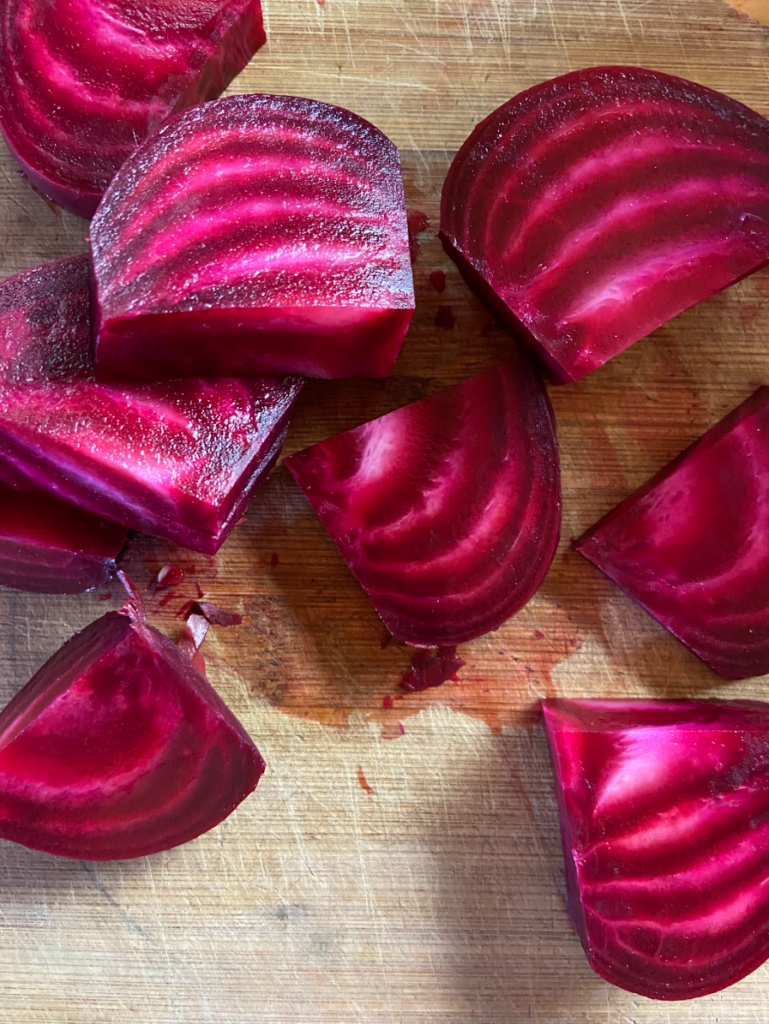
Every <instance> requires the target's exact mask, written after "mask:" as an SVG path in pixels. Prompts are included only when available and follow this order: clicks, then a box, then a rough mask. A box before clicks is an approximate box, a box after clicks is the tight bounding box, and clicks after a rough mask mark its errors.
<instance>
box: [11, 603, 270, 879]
mask: <svg viewBox="0 0 769 1024" xmlns="http://www.w3.org/2000/svg"><path fill="white" fill-rule="evenodd" d="M263 771H264V761H263V760H262V758H261V756H260V754H259V751H258V750H257V749H256V747H255V746H254V744H253V742H252V741H251V739H250V738H249V736H248V735H247V733H246V732H245V730H244V729H243V726H242V725H241V724H240V722H239V721H238V720H237V718H235V716H234V715H233V714H232V712H231V711H230V710H229V709H228V708H227V706H226V705H225V704H224V702H223V701H222V700H221V698H220V697H218V696H217V694H216V692H215V691H214V690H213V688H212V687H211V686H210V684H209V683H208V682H207V681H206V679H205V678H204V677H203V676H202V675H201V674H200V673H199V672H198V671H197V669H196V668H195V667H194V666H193V664H192V662H191V661H190V659H189V658H188V657H187V656H186V655H185V654H183V653H182V652H181V651H179V649H178V648H177V647H176V646H175V645H174V644H172V643H171V641H170V640H168V639H167V638H166V637H164V636H163V634H162V633H159V632H158V631H157V630H156V629H153V628H152V626H149V625H147V624H146V623H145V622H144V621H143V620H142V619H141V617H140V616H138V615H137V614H135V613H133V612H132V611H130V610H127V611H126V610H124V611H123V612H109V613H108V614H107V615H104V616H103V617H102V618H100V619H98V620H97V621H96V622H94V623H92V624H91V625H90V626H88V628H87V629H84V630H83V631H82V633H78V634H76V635H75V636H74V637H73V638H72V639H71V640H70V641H69V642H68V643H66V644H65V645H64V647H62V648H61V650H60V651H58V652H57V653H56V654H55V655H54V656H53V657H52V658H51V659H50V661H48V662H46V664H45V665H43V667H42V668H41V669H40V671H39V672H38V673H37V674H36V675H35V676H34V677H33V678H32V679H31V680H30V681H29V682H28V683H27V685H26V686H25V687H24V689H23V690H21V692H20V693H18V694H17V695H16V697H14V699H13V700H12V701H11V702H10V704H8V706H7V707H6V708H5V709H4V710H3V712H2V714H0V837H2V838H3V839H12V840H13V841H14V842H16V843H22V844H23V845H24V846H29V847H31V848H32V849H34V850H44V851H45V852H47V853H54V854H57V855H58V856H60V857H74V858H77V859H81V860H122V859H127V858H129V857H143V856H145V855H146V854H150V853H157V852H158V851H160V850H168V849H170V848H171V847H173V846H178V845H179V844H180V843H186V842H188V841H189V840H190V839H195V838H196V836H199V835H201V834H202V833H203V832H207V831H208V830H209V829H212V828H213V827H214V826H215V825H218V824H219V822H221V821H223V820H224V819H225V818H226V817H227V816H228V815H229V814H231V813H232V811H233V810H234V809H235V808H236V807H237V806H238V804H239V803H241V801H243V800H244V799H245V798H246V797H247V796H248V795H249V793H251V792H252V791H253V790H254V788H255V787H256V784H257V782H258V781H259V778H260V776H261V774H262V772H263Z"/></svg>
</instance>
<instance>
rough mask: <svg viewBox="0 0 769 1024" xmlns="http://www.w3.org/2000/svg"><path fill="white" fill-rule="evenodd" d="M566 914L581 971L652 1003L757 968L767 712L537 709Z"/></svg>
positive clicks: (712, 705)
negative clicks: (552, 787) (548, 764)
mask: <svg viewBox="0 0 769 1024" xmlns="http://www.w3.org/2000/svg"><path fill="white" fill-rule="evenodd" d="M543 710H544V716H545V726H546V729H547V736H548V741H549V744H550V752H551V756H552V760H553V766H554V769H555V777H556V791H557V795H558V804H559V811H560V818H561V837H562V840H563V852H564V858H565V863H566V880H567V888H568V897H569V910H570V913H571V917H572V920H573V921H574V925H575V927H576V929H577V931H578V933H579V935H580V938H581V939H582V944H583V946H584V949H585V953H586V954H587V958H588V961H589V963H590V966H591V967H592V968H593V970H594V971H596V972H597V973H598V974H600V975H601V977H602V978H605V979H606V980H607V981H609V982H611V983H612V984H614V985H619V986H620V987H621V988H625V989H628V990H629V991H631V992H636V993H639V994H640V995H643V996H647V997H648V998H650V999H693V998H695V997H697V996H704V995H707V994H708V993H711V992H718V991H719V990H721V989H723V988H726V987H727V986H728V985H733V984H734V983H735V982H736V981H739V980H740V979H741V978H744V977H745V976H746V975H747V974H750V972H751V971H754V970H755V969H756V968H757V967H759V966H760V965H761V964H762V963H764V961H765V960H766V959H767V958H768V957H769V704H766V703H761V702H759V701H734V702H726V701H719V700H708V701H704V700H703V701H699V700H683V701H662V700H627V701H618V700H555V699H554V700H546V701H544V702H543Z"/></svg>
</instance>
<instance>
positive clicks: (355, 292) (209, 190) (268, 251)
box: [91, 96, 414, 379]
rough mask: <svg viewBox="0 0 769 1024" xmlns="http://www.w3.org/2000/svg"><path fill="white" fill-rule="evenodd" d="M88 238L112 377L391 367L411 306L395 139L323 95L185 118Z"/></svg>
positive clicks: (137, 159)
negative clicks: (323, 99) (318, 98)
mask: <svg viewBox="0 0 769 1024" xmlns="http://www.w3.org/2000/svg"><path fill="white" fill-rule="evenodd" d="M91 247H92V253H93V267H94V274H95V303H94V315H95V319H96V324H95V327H96V363H97V369H98V370H99V372H100V373H103V374H105V375H107V374H109V375H111V376H113V377H115V378H120V377H125V378H137V377H140V378H144V379H158V378H160V377H190V376H244V375H251V374H262V373H264V374H280V373H298V374H301V375H303V376H308V377H366V376H371V377H380V376H386V375H387V374H389V372H390V370H391V368H392V364H393V362H394V361H395V358H396V356H397V354H398V352H399V350H400V347H401V343H402V341H403V337H404V335H405V333H406V330H407V328H408V325H409V323H410V321H411V317H412V316H413V312H414V289H413V280H412V275H411V262H410V258H409V247H408V227H407V219H406V208H405V200H404V194H403V180H402V178H401V170H400V158H399V156H398V151H397V149H396V148H395V146H394V145H393V144H392V142H390V140H389V139H388V138H387V137H386V136H384V135H383V134H382V132H380V131H379V130H378V129H377V128H375V127H374V126H373V125H372V124H369V123H368V122H367V121H364V120H363V119H362V118H360V117H358V116H357V115H356V114H352V113H350V112H349V111H347V110H342V109H341V108H340V107H334V106H330V105H329V104H326V103H319V102H317V101H315V100H305V99H298V98H296V97H293V96H232V97H229V98H227V99H223V100H216V101H214V102H212V103H207V104H203V105H201V106H198V107H194V108H193V109H191V110H188V111H185V112H184V113H182V114H180V115H178V116H177V117H175V118H172V119H171V120H170V121H169V122H168V123H167V124H166V125H164V126H163V127H162V128H161V129H160V131H158V132H157V133H156V134H155V135H153V136H152V137H151V138H150V139H148V140H147V142H145V143H144V145H143V146H141V147H140V148H139V149H138V150H137V152H136V153H135V154H134V155H133V157H131V159H130V160H129V161H128V162H127V163H126V164H125V165H124V166H123V167H122V168H121V170H120V172H119V173H118V174H117V175H116V177H115V179H114V181H113V183H112V185H111V186H110V188H109V190H108V192H107V193H106V195H105V197H104V202H103V203H102V205H101V207H100V208H99V211H98V213H97V214H96V217H95V218H94V221H93V224H92V227H91Z"/></svg>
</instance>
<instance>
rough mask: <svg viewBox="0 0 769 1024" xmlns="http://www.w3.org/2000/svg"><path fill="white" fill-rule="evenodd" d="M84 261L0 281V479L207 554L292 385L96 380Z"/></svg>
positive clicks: (281, 433) (267, 451) (286, 406)
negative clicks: (105, 382) (131, 383)
mask: <svg viewBox="0 0 769 1024" xmlns="http://www.w3.org/2000/svg"><path fill="white" fill-rule="evenodd" d="M88 289H89V284H88V261H87V257H85V256H83V257H74V258H72V259H68V260H60V261H58V262H56V263H49V264H45V265H44V266H42V267H38V268H37V269H35V270H31V271H28V272H26V273H24V274H19V275H18V276H17V277H15V278H11V279H10V280H8V281H6V282H4V283H2V284H0V378H2V377H4V378H5V379H4V380H2V379H0V480H2V481H3V482H5V483H8V484H10V485H11V486H13V487H16V488H18V489H26V490H33V491H42V492H46V493H49V494H53V495H56V496H57V497H59V498H64V499H66V500H67V501H70V502H72V503H73V504H76V505H78V506H79V507H81V508H83V509H85V510H87V511H88V512H91V513H92V514H94V515H98V516H103V517H104V518H106V519H111V520H114V521H115V522H119V523H122V524H123V525H124V526H127V527H130V528H133V529H137V530H142V531H143V532H145V533H148V534H151V535H152V536H157V537H165V538H167V539H169V540H172V541H175V542H176V543H179V544H181V545H183V546H185V547H190V548H194V549H195V550H199V551H204V552H207V553H213V552H215V551H216V550H217V549H218V548H219V546H220V545H221V544H222V542H223V541H224V539H225V537H226V536H227V534H228V533H229V531H230V530H231V529H232V526H233V525H234V524H235V523H236V522H237V521H238V519H239V517H240V516H241V515H242V513H243V510H244V508H245V505H246V503H247V501H248V499H249V497H250V496H251V494H252V493H253V491H254V488H255V487H256V486H257V485H258V484H259V483H260V482H261V481H262V480H263V479H264V478H265V477H266V475H267V474H268V472H269V470H270V469H271V468H272V466H273V464H274V463H275V461H276V459H277V457H278V454H279V452H280V448H281V446H282V443H283V439H284V437H285V433H286V430H287V424H288V416H289V413H290V411H291V408H292V406H293V404H294V401H295V400H296V397H297V395H298V393H299V390H300V387H301V382H300V381H298V380H296V379H275V380H273V379H253V380H244V381H236V380H229V379H227V380H187V381H175V382H169V383H164V384H154V385H134V386H112V387H110V386H106V385H101V384H97V383H96V382H95V381H94V380H93V366H92V361H91V354H90V353H91V348H90V324H89V318H88Z"/></svg>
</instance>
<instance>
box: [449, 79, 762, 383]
mask: <svg viewBox="0 0 769 1024" xmlns="http://www.w3.org/2000/svg"><path fill="white" fill-rule="evenodd" d="M441 238H442V240H443V243H444V247H445V248H446V250H447V252H448V253H449V254H450V255H451V256H452V258H453V259H454V260H455V262H456V263H457V265H458V267H459V269H460V270H461V271H462V273H463V274H464V276H465V278H466V279H467V281H468V282H469V284H470V285H471V286H472V287H473V288H475V289H476V290H477V291H478V292H479V293H480V295H481V296H482V297H483V298H485V299H486V300H487V301H488V302H489V303H490V304H491V305H492V306H493V307H494V308H495V309H496V310H497V312H499V313H500V314H501V315H502V317H503V318H504V319H505V320H506V321H507V323H508V324H509V325H510V326H511V327H512V329H513V330H514V332H515V333H517V334H518V335H520V336H521V337H523V338H524V339H525V340H527V341H528V342H529V343H530V344H531V345H532V346H533V347H534V349H535V350H536V351H537V352H538V354H539V355H540V356H541V357H542V359H543V360H544V361H545V363H546V364H547V366H548V367H549V368H550V371H551V372H552V374H553V376H554V377H555V378H556V379H557V380H559V381H572V380H578V379H579V378H580V377H583V376H584V375H585V374H586V373H589V372H590V371H591V370H594V369H596V367H599V366H602V365H603V364H604V363H605V362H607V360H609V359H611V358H612V357H613V356H616V355H617V354H618V353H620V352H622V351H623V350H624V349H626V348H627V347H628V346H629V345H632V344H633V342H635V341H638V340H639V339H640V338H643V337H645V336H646V335H647V334H649V333H650V332H651V331H653V330H655V329H656V328H657V327H659V326H660V325H661V324H664V323H665V322H666V321H667V320H669V319H670V318H671V317H674V316H676V315H677V314H678V313H681V312H682V311H683V310H685V309H687V308H688V307H689V306H693V305H695V304H696V303H698V302H700V301H702V300H703V299H706V298H708V297H709V296H711V295H713V294H715V293H716V292H718V291H720V290H721V289H722V288H726V287H727V286H728V285H730V284H733V283H734V282H735V281H738V280H739V279H740V278H742V277H745V276H746V275H747V274H750V273H752V272H753V271H755V270H758V269H759V268H760V267H762V266H764V265H765V264H766V263H767V262H769V122H768V121H766V120H764V118H763V117H761V116H759V115H758V114H756V113H755V112H754V111H752V110H749V109H748V108H747V107H744V106H742V104H740V103H737V102H736V101H734V100H732V99H730V98H729V97H727V96H723V95H721V94H720V93H716V92H713V91H712V90H710V89H706V88H703V87H702V86H700V85H695V84H694V83H692V82H687V81H685V80H683V79H680V78H673V77H671V76H670V75H663V74H660V73H658V72H655V71H647V70H644V69H642V68H623V67H616V68H590V69H587V70H585V71H576V72H574V73H572V74H569V75H564V76H563V77H561V78H556V79H553V80H552V81H550V82H545V83H543V84H541V85H537V86H535V87H534V88H533V89H529V90H528V91H527V92H524V93H521V94H520V95H519V96H516V97H514V98H513V99H512V100H510V101H509V102H508V103H506V104H504V105H503V106H501V107H500V108H499V109H498V110H495V111H494V113H492V114H491V115H489V117H487V118H486V120H485V121H483V122H481V124H479V125H478V127H477V128H476V129H475V130H474V132H473V133H472V135H471V136H470V137H469V139H468V140H467V141H466V142H465V144H464V145H463V147H462V149H461V150H460V152H459V153H458V154H457V157H456V159H455V160H454V163H453V164H452V166H451V169H450V171H449V175H448V177H447V179H446V183H445V186H444V189H443V199H442V204H441Z"/></svg>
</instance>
